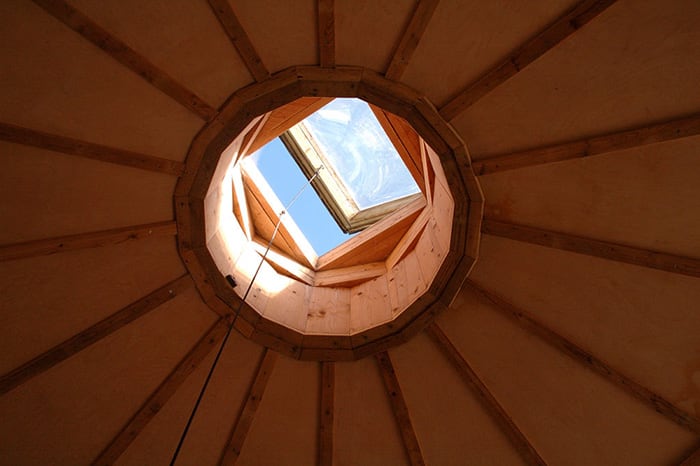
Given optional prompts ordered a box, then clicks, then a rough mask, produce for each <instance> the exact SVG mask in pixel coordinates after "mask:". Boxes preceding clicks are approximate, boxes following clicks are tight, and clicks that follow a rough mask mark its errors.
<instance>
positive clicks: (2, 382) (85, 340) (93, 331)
mask: <svg viewBox="0 0 700 466" xmlns="http://www.w3.org/2000/svg"><path fill="white" fill-rule="evenodd" d="M192 284H193V283H192V280H191V279H190V276H189V275H183V276H181V277H179V278H177V279H175V280H173V281H171V282H169V283H166V284H165V285H163V286H162V287H160V288H158V289H157V290H155V291H153V292H151V293H149V294H147V295H146V296H144V297H143V298H141V299H139V300H138V301H135V302H133V303H131V304H129V305H128V306H126V307H125V308H123V309H121V310H119V311H117V312H115V313H114V314H112V315H111V316H109V317H107V318H105V319H103V320H101V321H99V322H98V323H96V324H94V325H92V326H91V327H89V328H87V329H86V330H83V331H82V332H80V333H78V334H77V335H75V336H73V337H71V338H69V339H68V340H66V341H64V342H63V343H60V344H58V345H56V346H54V347H53V348H51V349H50V350H48V351H45V352H44V353H42V354H40V355H39V356H37V357H35V358H34V359H32V360H31V361H28V362H26V363H25V364H22V365H21V366H19V367H17V368H16V369H13V370H11V371H10V372H8V373H7V374H4V375H3V376H2V377H0V395H3V394H5V393H7V392H9V391H10V390H12V389H14V388H16V387H18V386H20V385H22V384H23V383H25V382H27V381H28V380H30V379H32V378H33V377H35V376H37V375H39V374H41V373H42V372H44V371H47V370H49V369H51V368H52V367H53V366H55V365H56V364H58V363H60V362H61V361H64V360H66V359H68V358H70V357H71V356H73V355H74V354H76V353H79V352H80V351H82V350H84V349H85V348H87V347H88V346H90V345H92V344H93V343H97V342H98V341H100V340H101V339H102V338H104V337H106V336H107V335H110V334H112V333H114V332H116V331H117V330H119V329H120V328H122V327H123V326H125V325H127V324H128V323H130V322H133V321H134V320H136V319H138V318H139V317H141V316H143V315H145V314H147V313H148V312H150V311H152V310H153V309H155V308H157V307H158V306H160V305H161V304H163V303H165V302H167V301H169V300H171V299H173V298H175V297H176V296H178V295H179V294H180V293H182V292H183V291H185V290H187V289H188V288H189V287H190V286H192Z"/></svg>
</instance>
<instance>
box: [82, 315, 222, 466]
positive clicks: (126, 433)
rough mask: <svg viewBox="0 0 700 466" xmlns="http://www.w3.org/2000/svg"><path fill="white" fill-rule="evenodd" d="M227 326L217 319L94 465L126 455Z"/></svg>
mask: <svg viewBox="0 0 700 466" xmlns="http://www.w3.org/2000/svg"><path fill="white" fill-rule="evenodd" d="M227 327H228V324H227V321H226V320H225V319H221V318H220V319H219V320H218V321H216V322H215V323H214V325H212V326H211V327H210V328H209V330H208V331H207V333H205V334H204V336H203V337H202V338H201V339H200V340H199V341H198V342H197V343H196V344H195V345H194V347H192V349H191V350H190V351H189V353H187V355H186V356H185V357H184V358H183V359H182V360H181V361H180V363H179V364H178V365H177V366H176V367H175V369H173V371H172V372H171V373H170V374H169V375H168V377H167V378H166V379H165V380H164V381H163V382H162V383H161V384H160V386H159V387H158V388H157V389H156V390H155V391H154V392H153V393H152V394H151V396H149V397H148V400H147V401H146V402H145V403H144V404H143V406H141V408H140V409H139V410H138V411H137V412H136V414H135V415H134V417H132V418H131V420H130V421H129V422H128V423H127V424H126V425H125V426H124V428H123V429H122V430H121V431H120V432H119V433H118V434H117V435H116V437H114V439H112V441H111V442H110V443H109V445H108V446H107V447H106V448H105V449H104V450H103V451H102V453H100V455H99V456H98V457H97V459H95V461H94V462H93V463H92V464H93V465H95V466H97V465H105V466H106V465H111V464H114V463H115V462H116V460H117V459H118V458H119V457H120V456H121V455H122V453H124V451H126V449H127V448H128V447H129V445H131V443H132V442H133V441H134V440H135V439H136V437H138V436H139V434H140V433H141V432H142V431H143V429H144V428H145V427H146V426H147V425H148V423H149V422H151V420H152V419H153V418H154V417H155V416H156V414H158V413H159V412H160V410H161V409H163V407H164V406H165V404H166V403H167V402H168V400H170V398H171V397H172V396H173V395H174V394H175V392H176V391H177V389H178V388H180V386H181V385H182V384H183V382H185V380H187V377H188V376H189V375H190V374H192V372H194V370H195V369H196V368H197V366H199V364H200V363H201V362H202V360H204V358H205V357H206V356H207V355H208V354H209V353H210V352H211V350H213V349H214V348H215V347H216V346H217V345H218V344H219V342H220V341H221V339H222V338H223V337H224V335H225V334H226V330H227Z"/></svg>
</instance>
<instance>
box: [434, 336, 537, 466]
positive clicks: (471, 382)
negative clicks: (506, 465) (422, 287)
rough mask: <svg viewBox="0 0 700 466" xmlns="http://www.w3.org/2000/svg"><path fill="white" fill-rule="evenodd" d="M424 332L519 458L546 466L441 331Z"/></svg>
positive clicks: (531, 463)
mask: <svg viewBox="0 0 700 466" xmlns="http://www.w3.org/2000/svg"><path fill="white" fill-rule="evenodd" d="M426 331H427V332H428V335H430V336H431V337H432V339H433V341H434V342H435V343H436V344H437V346H438V347H439V348H440V349H441V350H442V352H443V353H444V354H445V356H446V357H447V359H449V361H450V362H451V363H452V364H453V365H454V367H455V368H456V369H457V372H458V373H459V375H460V377H462V380H464V382H466V384H467V385H468V386H469V387H470V388H471V389H472V391H473V392H474V393H475V394H476V395H477V396H478V398H479V401H481V404H482V405H483V406H484V408H485V409H486V411H487V412H488V413H489V414H490V415H491V417H492V418H493V419H494V420H495V421H496V423H497V424H498V426H499V427H500V428H501V430H502V431H503V433H504V434H505V435H506V436H507V437H508V440H510V442H511V443H512V444H513V446H514V447H515V449H516V450H517V451H518V453H519V454H520V456H522V458H523V459H524V460H525V461H527V463H528V464H530V465H539V466H546V464H547V463H546V462H545V461H544V459H542V457H541V456H540V455H539V453H537V450H535V448H534V447H533V446H532V444H531V443H530V441H529V440H528V439H527V437H525V435H524V434H523V433H522V431H521V430H520V428H518V426H517V425H516V424H515V422H513V420H512V419H511V417H510V416H509V415H508V413H507V412H506V410H505V409H503V407H502V406H501V405H500V403H498V400H496V398H495V397H494V396H493V395H492V394H491V392H490V391H489V389H488V387H487V386H486V385H484V383H483V382H482V381H481V379H479V376H478V375H477V374H476V372H474V369H472V368H471V366H470V365H469V363H468V362H467V361H466V360H465V359H464V357H463V356H462V354H461V353H460V352H459V350H458V349H457V348H456V347H455V346H454V345H453V344H452V342H451V341H450V339H449V338H448V337H447V335H445V333H444V332H443V331H442V329H441V328H440V327H439V326H438V325H437V324H436V323H433V324H431V325H430V326H429V327H428V328H427V329H426Z"/></svg>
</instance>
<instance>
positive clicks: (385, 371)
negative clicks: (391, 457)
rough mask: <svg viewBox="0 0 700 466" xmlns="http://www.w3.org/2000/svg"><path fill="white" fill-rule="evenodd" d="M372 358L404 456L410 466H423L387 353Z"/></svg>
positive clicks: (415, 437)
mask: <svg viewBox="0 0 700 466" xmlns="http://www.w3.org/2000/svg"><path fill="white" fill-rule="evenodd" d="M374 357H375V359H376V360H377V364H378V365H379V370H380V371H381V373H382V379H383V380H384V386H385V387H386V391H387V394H388V395H389V400H390V401H391V408H392V409H393V411H394V416H395V417H396V422H397V423H398V426H399V430H400V431H401V438H402V439H403V444H404V448H405V449H406V454H407V455H408V459H409V461H410V463H411V466H424V465H425V461H424V460H423V452H422V451H421V448H420V444H419V443H418V437H417V436H416V432H415V430H414V429H413V423H412V422H411V416H410V414H409V412H408V406H407V405H406V400H405V399H404V397H403V392H402V391H401V386H400V385H399V379H398V377H397V376H396V372H395V371H394V365H393V364H392V362H391V358H390V357H389V353H387V352H386V351H382V352H380V353H377V354H375V355H374Z"/></svg>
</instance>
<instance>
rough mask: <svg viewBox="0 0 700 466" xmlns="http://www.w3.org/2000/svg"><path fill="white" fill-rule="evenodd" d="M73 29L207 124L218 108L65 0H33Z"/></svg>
mask: <svg viewBox="0 0 700 466" xmlns="http://www.w3.org/2000/svg"><path fill="white" fill-rule="evenodd" d="M32 1H33V2H34V3H36V4H37V5H38V6H40V7H41V8H43V9H44V10H46V12H48V13H49V14H51V15H52V16H54V17H55V18H56V19H58V20H59V21H61V22H62V23H64V24H65V25H66V26H68V27H69V28H71V29H73V30H74V31H75V32H77V33H78V34H80V35H81V36H83V37H84V38H85V39H87V40H89V41H90V42H92V43H93V44H94V45H95V46H97V47H99V48H100V49H102V50H103V51H104V52H106V53H107V54H109V55H110V56H111V57H112V58H114V59H115V60H117V61H118V62H119V63H121V64H122V65H124V66H126V67H127V68H129V69H130V70H131V71H133V72H134V73H136V74H137V75H139V76H140V77H142V78H143V79H145V80H146V81H147V82H148V83H149V84H151V85H153V86H154V87H156V88H157V89H159V90H160V91H162V92H163V93H165V94H166V95H168V96H169V97H171V98H172V99H174V100H175V101H177V102H178V103H179V104H181V105H182V106H184V107H185V108H187V109H188V110H190V111H191V112H192V113H194V114H195V115H197V116H199V117H200V118H202V119H203V120H205V121H209V120H211V119H212V118H214V116H216V114H217V112H216V109H214V108H213V107H211V106H210V105H209V104H207V103H206V102H205V101H204V100H202V99H201V98H200V97H198V96H197V95H196V94H194V93H193V92H192V91H190V90H189V89H187V88H185V87H184V86H183V85H181V84H180V83H178V82H177V81H176V80H175V79H173V78H172V77H171V76H169V75H168V74H167V73H165V72H164V71H163V70H161V69H159V68H157V67H156V66H155V65H154V64H153V63H151V62H149V61H148V60H147V59H146V58H145V57H143V56H141V55H140V54H139V53H137V52H136V51H135V50H133V49H132V48H131V47H129V46H128V45H126V44H125V43H124V42H122V41H121V40H119V39H118V38H117V37H115V36H113V35H112V34H110V33H109V32H108V31H107V30H105V29H103V28H102V27H101V26H100V25H98V24H97V23H95V22H94V21H92V20H91V19H90V18H88V17H87V16H85V15H84V14H83V13H81V12H80V11H78V10H77V9H75V8H73V7H72V6H71V5H69V4H68V3H67V2H65V1H64V0H32Z"/></svg>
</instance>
